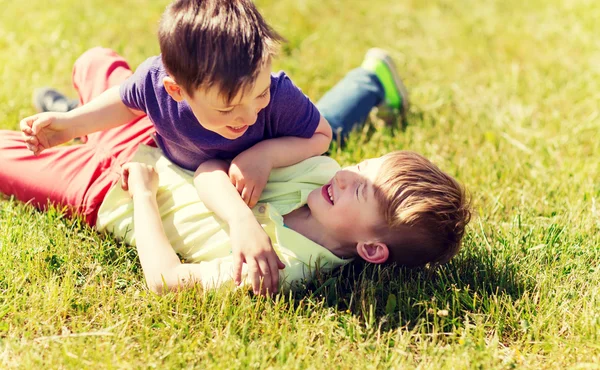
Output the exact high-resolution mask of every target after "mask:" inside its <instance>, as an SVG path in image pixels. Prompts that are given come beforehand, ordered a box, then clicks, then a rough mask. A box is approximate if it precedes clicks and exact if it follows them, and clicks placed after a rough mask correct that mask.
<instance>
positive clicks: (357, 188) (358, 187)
mask: <svg viewBox="0 0 600 370" xmlns="http://www.w3.org/2000/svg"><path fill="white" fill-rule="evenodd" d="M359 189H360V185H358V186H357V187H356V200H359V199H358V190H359Z"/></svg>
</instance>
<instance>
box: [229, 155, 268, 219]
mask: <svg viewBox="0 0 600 370" xmlns="http://www.w3.org/2000/svg"><path fill="white" fill-rule="evenodd" d="M272 169H273V165H272V162H271V159H270V158H268V157H267V156H265V155H262V153H261V151H260V150H252V148H250V149H248V150H246V151H244V152H242V153H240V154H238V156H237V157H235V158H234V159H233V161H231V165H230V166H229V179H230V180H231V183H232V184H233V186H235V188H236V189H237V191H238V193H240V195H241V196H242V199H243V200H244V202H245V203H246V204H247V205H248V207H250V208H252V207H254V206H255V205H256V203H258V200H259V199H260V195H261V194H262V192H263V190H264V189H265V186H266V185H267V180H268V179H269V175H270V174H271V170H272Z"/></svg>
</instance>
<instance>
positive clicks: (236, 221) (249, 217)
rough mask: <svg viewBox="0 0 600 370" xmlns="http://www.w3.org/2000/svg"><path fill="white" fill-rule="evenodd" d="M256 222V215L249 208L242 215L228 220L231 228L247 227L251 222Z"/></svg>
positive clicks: (239, 214) (238, 214)
mask: <svg viewBox="0 0 600 370" xmlns="http://www.w3.org/2000/svg"><path fill="white" fill-rule="evenodd" d="M252 221H256V218H255V217H254V213H252V210H251V209H250V208H248V207H246V209H245V210H244V211H242V212H240V213H237V214H236V215H235V216H233V217H231V218H229V219H228V220H227V224H228V225H229V227H230V228H234V227H237V226H239V225H247V224H248V223H249V222H252Z"/></svg>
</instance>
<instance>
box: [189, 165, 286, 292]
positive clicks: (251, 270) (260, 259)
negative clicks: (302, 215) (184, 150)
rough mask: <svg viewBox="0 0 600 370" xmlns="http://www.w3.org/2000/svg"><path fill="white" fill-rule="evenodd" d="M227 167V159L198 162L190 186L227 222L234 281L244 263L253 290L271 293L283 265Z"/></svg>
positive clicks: (207, 205)
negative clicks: (235, 186)
mask: <svg viewBox="0 0 600 370" xmlns="http://www.w3.org/2000/svg"><path fill="white" fill-rule="evenodd" d="M228 167H229V164H228V163H227V162H225V161H221V160H215V159H213V160H208V161H206V162H204V163H202V164H201V165H200V166H199V167H198V169H197V170H196V173H195V175H194V185H195V186H196V189H197V191H198V195H199V196H200V199H201V200H202V201H203V202H204V204H205V205H206V207H207V208H208V209H210V210H212V211H213V212H214V213H215V214H216V215H217V216H218V217H219V218H221V219H222V220H223V221H225V222H226V223H227V224H228V225H229V234H230V239H231V249H232V250H231V252H232V254H233V269H234V270H233V277H234V281H235V282H236V283H237V284H240V283H241V273H242V265H243V263H244V262H245V263H246V264H247V265H248V278H249V280H250V282H251V283H252V288H253V290H254V292H255V293H263V294H264V293H266V291H267V290H268V292H269V293H275V292H277V289H278V285H279V269H282V268H284V267H285V265H284V264H283V263H282V262H281V260H280V259H279V257H278V256H277V254H276V253H275V251H274V250H273V246H272V245H271V240H270V239H269V237H268V236H267V234H266V233H265V231H264V230H263V228H262V227H261V226H260V224H259V223H258V221H257V220H256V218H255V217H254V214H253V213H252V211H251V210H250V209H249V208H248V206H247V205H246V204H245V203H244V202H243V201H242V199H241V198H240V196H239V194H238V193H237V191H236V189H235V188H234V187H233V185H232V184H231V181H229V177H228V175H227V170H228ZM261 280H263V281H262V289H261Z"/></svg>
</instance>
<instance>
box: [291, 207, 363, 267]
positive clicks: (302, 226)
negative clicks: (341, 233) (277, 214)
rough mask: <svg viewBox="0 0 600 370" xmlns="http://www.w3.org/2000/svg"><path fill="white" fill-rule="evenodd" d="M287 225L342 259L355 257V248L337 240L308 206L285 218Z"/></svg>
mask: <svg viewBox="0 0 600 370" xmlns="http://www.w3.org/2000/svg"><path fill="white" fill-rule="evenodd" d="M283 219H284V221H285V224H286V225H287V226H288V227H289V228H290V229H292V230H294V231H296V232H297V233H300V234H302V235H303V236H305V237H306V238H308V239H310V240H312V241H313V242H315V243H317V244H319V245H321V246H323V247H325V248H326V249H328V250H329V251H330V252H331V253H333V254H335V255H336V256H338V257H340V258H345V257H354V255H355V254H354V253H352V251H353V246H349V245H348V243H344V242H342V241H340V240H338V239H336V238H335V237H334V236H333V235H331V234H330V232H329V230H327V229H326V228H325V227H324V226H323V225H322V224H321V223H319V222H318V221H317V220H316V219H315V218H314V217H313V216H312V213H311V212H310V208H308V206H303V207H300V208H298V209H297V210H295V211H293V212H291V213H288V214H287V215H285V216H284V217H283Z"/></svg>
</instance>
